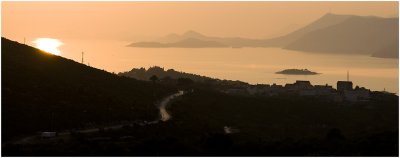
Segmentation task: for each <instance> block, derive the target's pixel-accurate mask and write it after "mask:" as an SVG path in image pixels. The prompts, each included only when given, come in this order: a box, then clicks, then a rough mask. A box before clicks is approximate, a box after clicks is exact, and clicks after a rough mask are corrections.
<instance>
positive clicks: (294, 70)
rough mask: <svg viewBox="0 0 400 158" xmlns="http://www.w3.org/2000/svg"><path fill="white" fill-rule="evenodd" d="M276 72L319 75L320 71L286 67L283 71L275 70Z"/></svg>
mask: <svg viewBox="0 0 400 158" xmlns="http://www.w3.org/2000/svg"><path fill="white" fill-rule="evenodd" d="M275 73H276V74H284V75H317V74H320V73H317V72H312V71H310V70H308V69H285V70H282V71H278V72H275Z"/></svg>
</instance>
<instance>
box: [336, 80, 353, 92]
mask: <svg viewBox="0 0 400 158" xmlns="http://www.w3.org/2000/svg"><path fill="white" fill-rule="evenodd" d="M337 90H338V91H339V92H344V91H350V90H353V82H351V81H338V82H337Z"/></svg>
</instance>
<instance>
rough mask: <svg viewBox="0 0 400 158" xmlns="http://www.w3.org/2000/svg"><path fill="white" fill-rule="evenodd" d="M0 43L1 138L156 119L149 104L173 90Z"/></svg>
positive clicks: (44, 53) (5, 41) (16, 45)
mask: <svg viewBox="0 0 400 158" xmlns="http://www.w3.org/2000/svg"><path fill="white" fill-rule="evenodd" d="M1 44H2V47H1V52H2V53H1V61H2V63H1V64H2V67H1V70H2V77H1V78H2V89H1V90H2V98H3V99H2V105H1V109H2V127H3V131H2V136H3V141H4V140H9V139H12V138H14V137H18V136H21V135H24V134H28V135H29V134H35V133H36V132H40V131H60V130H65V129H72V128H81V127H85V126H86V125H88V124H91V125H93V124H97V125H101V124H107V123H111V122H116V121H124V120H136V119H144V120H152V119H156V118H157V117H158V115H157V114H158V110H157V108H156V107H155V106H154V104H153V103H154V102H155V101H157V100H159V99H161V98H163V97H164V96H166V95H168V94H171V93H173V92H174V90H173V89H170V88H166V87H164V86H161V85H158V84H153V83H150V82H145V81H138V80H135V79H132V78H127V77H120V76H118V75H116V74H112V73H109V72H106V71H103V70H99V69H96V68H93V67H89V66H86V65H84V64H81V63H77V62H75V61H73V60H69V59H66V58H63V57H60V56H56V55H52V54H50V53H46V52H43V51H41V50H39V49H36V48H33V47H30V46H27V45H23V44H20V43H17V42H14V41H11V40H8V39H5V38H2V39H1Z"/></svg>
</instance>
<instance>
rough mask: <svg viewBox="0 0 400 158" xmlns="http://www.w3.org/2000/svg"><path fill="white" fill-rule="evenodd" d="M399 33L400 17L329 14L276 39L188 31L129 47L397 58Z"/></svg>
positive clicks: (133, 44)
mask: <svg viewBox="0 0 400 158" xmlns="http://www.w3.org/2000/svg"><path fill="white" fill-rule="evenodd" d="M398 32H399V30H398V17H395V18H381V17H365V16H355V15H336V14H331V13H328V14H325V15H324V16H322V17H321V18H319V19H317V20H316V21H314V22H312V23H310V24H309V25H307V26H305V27H303V28H300V29H298V30H296V31H294V32H292V33H289V34H287V35H284V36H281V37H277V38H272V39H247V38H241V37H226V38H224V37H213V36H206V35H203V34H200V33H198V32H195V31H187V32H185V33H183V34H182V35H178V34H170V35H167V36H166V37H163V38H161V39H160V40H159V41H157V42H137V43H132V44H130V45H129V46H131V47H152V48H164V47H180V48H203V47H206V48H207V47H235V48H239V47H281V48H284V49H290V50H297V51H305V52H318V53H342V54H365V55H372V56H374V57H384V58H397V56H398V53H399V52H398V51H396V48H397V47H398V42H396V41H398V38H399V37H398ZM397 49H398V48H397Z"/></svg>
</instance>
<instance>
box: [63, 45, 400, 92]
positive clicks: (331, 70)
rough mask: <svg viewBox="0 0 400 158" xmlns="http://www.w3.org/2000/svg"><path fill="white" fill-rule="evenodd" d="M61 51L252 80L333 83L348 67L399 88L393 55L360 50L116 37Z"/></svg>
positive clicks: (376, 86)
mask: <svg viewBox="0 0 400 158" xmlns="http://www.w3.org/2000/svg"><path fill="white" fill-rule="evenodd" d="M65 43H70V44H68V45H65V46H63V47H62V50H63V51H65V52H74V53H68V54H67V53H66V54H65V55H64V56H65V57H67V58H70V59H74V60H76V61H79V62H80V60H81V58H80V57H81V53H80V50H81V49H80V48H85V60H86V61H85V63H86V64H87V62H88V63H90V65H91V66H94V67H97V68H101V69H105V70H107V71H110V72H116V73H118V72H123V71H129V70H131V69H132V68H140V67H145V68H148V67H151V66H161V67H164V68H165V69H175V70H177V71H184V72H189V73H194V74H199V75H204V76H209V77H213V78H219V79H229V80H241V81H245V82H249V83H252V84H257V83H260V84H261V83H262V84H273V83H276V84H281V85H284V84H285V83H293V82H295V81H296V80H309V81H311V83H312V84H313V85H316V84H329V85H333V86H334V87H336V82H337V81H338V80H346V78H347V77H346V76H347V70H348V71H349V73H350V80H351V81H353V83H354V86H356V85H359V86H363V87H366V88H369V89H371V90H378V91H381V90H383V89H384V88H385V89H386V91H389V92H395V93H398V75H399V73H398V64H399V62H398V59H383V58H374V57H369V56H365V55H333V54H313V53H305V52H299V51H291V50H284V49H281V48H135V47H126V45H127V44H129V43H127V42H119V41H82V40H76V41H65ZM289 68H297V69H303V68H306V69H309V70H312V71H316V72H319V73H322V74H320V75H280V74H275V72H277V71H280V70H283V69H289Z"/></svg>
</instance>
